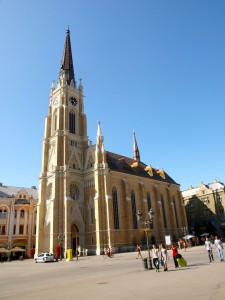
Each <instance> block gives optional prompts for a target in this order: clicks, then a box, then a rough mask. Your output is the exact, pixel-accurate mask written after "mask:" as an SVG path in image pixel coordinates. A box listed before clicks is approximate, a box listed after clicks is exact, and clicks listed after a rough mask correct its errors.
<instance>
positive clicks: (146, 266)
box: [143, 257, 148, 270]
mask: <svg viewBox="0 0 225 300" xmlns="http://www.w3.org/2000/svg"><path fill="white" fill-rule="evenodd" d="M143 264H144V269H145V270H148V259H147V257H146V258H144V259H143Z"/></svg>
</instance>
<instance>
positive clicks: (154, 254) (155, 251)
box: [152, 245, 159, 272]
mask: <svg viewBox="0 0 225 300" xmlns="http://www.w3.org/2000/svg"><path fill="white" fill-rule="evenodd" d="M152 259H153V265H154V267H155V270H156V272H159V249H158V248H157V247H156V245H153V248H152Z"/></svg>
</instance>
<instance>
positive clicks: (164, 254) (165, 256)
mask: <svg viewBox="0 0 225 300" xmlns="http://www.w3.org/2000/svg"><path fill="white" fill-rule="evenodd" d="M161 259H162V262H163V266H164V271H167V270H168V268H167V260H168V259H169V256H168V252H167V250H166V247H165V245H164V244H162V246H161Z"/></svg>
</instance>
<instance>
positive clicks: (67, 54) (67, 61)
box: [59, 28, 75, 86]
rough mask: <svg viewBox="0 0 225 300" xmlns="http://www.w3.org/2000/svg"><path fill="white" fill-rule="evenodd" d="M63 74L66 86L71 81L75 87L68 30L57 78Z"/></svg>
mask: <svg viewBox="0 0 225 300" xmlns="http://www.w3.org/2000/svg"><path fill="white" fill-rule="evenodd" d="M63 74H64V75H65V79H66V82H67V84H69V85H70V83H71V81H72V80H73V82H74V86H75V77H74V71H73V57H72V50H71V43H70V30H69V28H68V29H67V31H66V40H65V45H64V51H63V56H62V62H61V67H60V73H59V76H61V75H63Z"/></svg>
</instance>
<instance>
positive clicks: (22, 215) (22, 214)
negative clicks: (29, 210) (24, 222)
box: [20, 209, 24, 218]
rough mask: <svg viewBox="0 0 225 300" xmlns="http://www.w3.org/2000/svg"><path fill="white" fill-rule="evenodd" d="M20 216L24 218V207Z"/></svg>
mask: <svg viewBox="0 0 225 300" xmlns="http://www.w3.org/2000/svg"><path fill="white" fill-rule="evenodd" d="M20 217H21V218H24V210H23V209H22V210H21V211H20Z"/></svg>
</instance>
